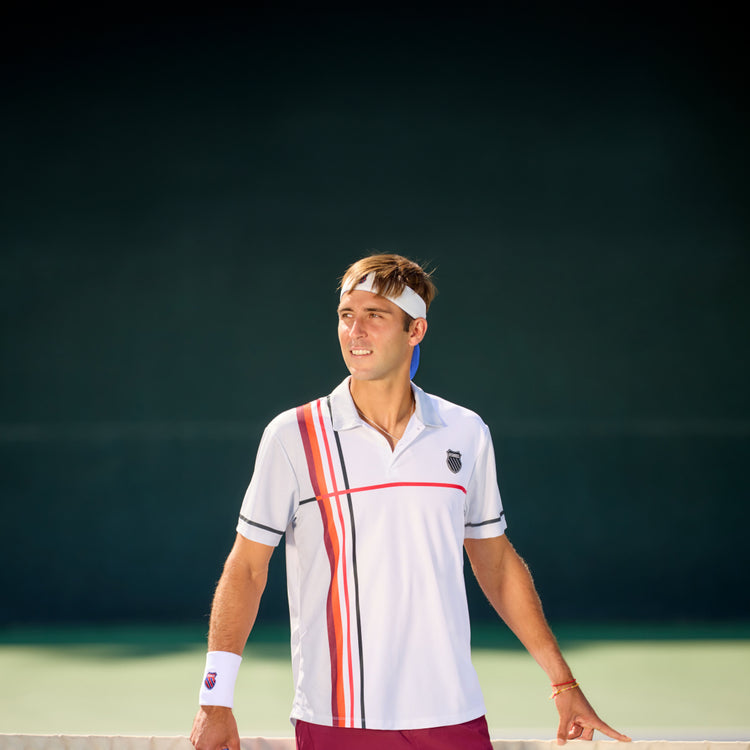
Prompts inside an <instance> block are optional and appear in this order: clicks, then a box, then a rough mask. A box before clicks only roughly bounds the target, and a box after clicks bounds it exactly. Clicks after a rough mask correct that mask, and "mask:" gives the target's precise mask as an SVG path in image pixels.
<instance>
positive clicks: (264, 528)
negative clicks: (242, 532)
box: [240, 513, 284, 536]
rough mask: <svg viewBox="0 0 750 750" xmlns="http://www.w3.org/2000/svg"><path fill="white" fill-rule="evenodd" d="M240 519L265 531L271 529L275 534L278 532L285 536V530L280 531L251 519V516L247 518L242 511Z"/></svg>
mask: <svg viewBox="0 0 750 750" xmlns="http://www.w3.org/2000/svg"><path fill="white" fill-rule="evenodd" d="M240 520H241V521H244V522H245V523H249V524H250V525H251V526H257V527H258V528H259V529H263V530H264V531H270V532H272V533H274V534H278V535H279V536H283V534H284V532H283V531H279V530H278V529H272V528H271V527H270V526H264V525H263V524H262V523H256V522H255V521H251V520H250V519H249V518H245V516H243V515H242V513H240Z"/></svg>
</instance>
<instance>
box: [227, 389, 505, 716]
mask: <svg viewBox="0 0 750 750" xmlns="http://www.w3.org/2000/svg"><path fill="white" fill-rule="evenodd" d="M412 388H413V391H414V395H415V399H416V409H415V412H414V414H413V415H412V417H411V420H410V421H409V424H408V426H407V428H406V431H405V432H404V435H403V437H402V438H401V440H399V441H398V443H397V444H396V448H395V450H393V451H391V447H390V445H389V444H388V442H387V441H386V439H385V438H384V437H383V436H382V435H381V434H380V433H378V432H377V431H376V430H375V429H373V428H372V427H370V426H369V425H368V424H367V423H365V422H364V421H363V420H362V419H360V417H359V415H358V414H357V411H356V409H355V406H354V401H353V400H352V397H351V395H350V393H349V379H348V378H347V379H346V380H345V381H344V382H343V383H341V385H339V386H338V387H337V388H336V389H335V390H334V391H333V393H332V394H331V395H330V396H328V397H325V398H321V399H318V400H316V401H313V402H312V403H310V404H306V405H305V406H301V407H298V408H297V409H290V410H289V411H286V412H284V413H283V414H280V415H279V416H278V417H276V418H275V419H274V420H273V421H272V422H271V423H270V424H269V425H268V427H267V428H266V430H265V432H264V434H263V438H262V440H261V443H260V447H259V449H258V456H257V460H256V465H255V472H254V474H253V477H252V480H251V482H250V486H249V488H248V490H247V493H246V495H245V499H244V501H243V504H242V509H241V513H240V520H239V522H238V525H237V530H238V532H239V533H240V534H242V535H243V536H245V537H247V538H248V539H252V540H255V541H258V542H261V543H263V544H269V545H276V544H278V543H279V541H280V539H281V537H282V535H283V534H286V556H287V560H286V562H287V584H288V594H289V610H290V617H291V633H292V667H293V673H294V684H295V697H294V704H293V707H292V713H291V717H292V719H293V720H295V719H302V720H304V721H308V722H312V723H316V724H324V725H328V726H345V727H357V728H365V727H366V728H370V729H419V728H425V727H432V726H443V725H448V724H459V723H462V722H464V721H469V720H471V719H475V718H477V717H478V716H482V715H483V714H484V713H485V706H484V700H483V698H482V694H481V690H480V688H479V682H478V680H477V676H476V673H475V671H474V668H473V666H472V664H471V655H470V629H469V614H468V608H467V604H466V592H465V588H464V578H463V540H464V538H466V537H470V538H489V537H493V536H500V535H501V534H503V533H504V531H505V526H506V524H505V519H504V513H503V509H502V503H501V500H500V493H499V490H498V487H497V479H496V474H495V460H494V452H493V448H492V441H491V438H490V434H489V430H488V428H487V425H485V424H484V422H482V420H481V419H480V418H479V417H478V416H477V415H476V414H475V413H473V412H471V411H469V410H468V409H464V408H462V407H460V406H456V405H455V404H451V403H449V402H448V401H445V400H443V399H440V398H438V397H436V396H431V395H428V394H426V393H425V392H424V391H422V390H421V389H419V388H417V387H416V386H414V385H412Z"/></svg>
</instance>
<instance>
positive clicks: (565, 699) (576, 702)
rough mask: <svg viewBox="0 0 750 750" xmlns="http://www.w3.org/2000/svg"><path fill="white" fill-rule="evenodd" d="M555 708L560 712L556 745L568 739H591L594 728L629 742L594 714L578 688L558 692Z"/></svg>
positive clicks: (613, 737) (562, 743) (627, 738)
mask: <svg viewBox="0 0 750 750" xmlns="http://www.w3.org/2000/svg"><path fill="white" fill-rule="evenodd" d="M555 708H557V712H558V713H559V714H560V726H559V727H558V728H557V744H558V745H564V744H565V743H566V742H567V741H568V740H591V739H592V738H593V736H594V731H595V730H597V731H599V732H602V734H606V735H607V737H611V738H612V739H613V740H619V741H620V742H630V737H627V736H626V735H624V734H620V733H619V732H617V731H615V730H614V729H612V727H611V726H609V725H608V724H605V723H604V722H603V721H602V720H601V719H600V718H599V717H598V716H597V715H596V712H595V711H594V709H593V708H592V707H591V704H590V703H589V702H588V701H587V700H586V696H585V695H584V694H583V693H582V692H581V689H580V688H575V689H574V690H565V691H564V692H562V693H559V694H558V695H557V696H556V697H555Z"/></svg>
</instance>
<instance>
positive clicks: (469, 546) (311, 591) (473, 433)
mask: <svg viewBox="0 0 750 750" xmlns="http://www.w3.org/2000/svg"><path fill="white" fill-rule="evenodd" d="M435 292H436V290H435V286H434V284H433V282H432V281H431V279H430V277H429V274H427V273H426V272H425V271H424V270H423V269H422V268H421V267H420V266H419V265H417V264H416V263H413V262H411V261H409V260H407V259H406V258H403V257H401V256H399V255H373V256H370V257H367V258H363V259H361V260H359V261H357V262H356V263H354V264H353V265H352V266H351V267H350V268H349V269H348V270H347V272H346V273H345V274H344V277H343V279H342V283H341V294H340V302H339V306H338V335H339V343H340V345H341V353H342V355H343V358H344V362H345V363H346V366H347V368H348V370H349V373H350V376H349V377H347V378H346V380H344V382H342V383H341V384H340V385H339V386H338V387H336V388H335V389H334V390H333V391H332V393H330V394H329V395H328V396H325V397H323V398H319V399H316V400H315V401H313V402H311V403H308V404H305V405H303V406H300V407H297V408H295V409H290V410H288V411H286V412H284V413H282V414H280V415H279V416H278V417H276V418H275V419H274V420H273V421H272V422H271V423H270V424H269V425H268V427H267V428H266V430H265V432H264V434H263V438H262V440H261V443H260V446H259V449H258V455H257V460H256V465H255V470H254V472H253V477H252V479H251V481H250V485H249V487H248V490H247V493H246V495H245V498H244V500H243V503H242V508H241V511H240V516H239V521H238V524H237V532H238V533H237V537H236V541H235V544H234V546H233V548H232V550H231V552H230V554H229V556H228V558H227V561H226V564H225V567H224V571H223V573H222V576H221V579H220V580H219V584H218V586H217V589H216V594H215V598H214V602H213V606H212V612H211V620H210V628H209V636H208V655H207V657H206V667H205V671H204V676H203V682H202V685H201V689H200V696H199V702H200V708H199V711H198V714H197V716H196V718H195V722H194V725H193V730H192V733H191V741H192V743H193V745H194V746H195V747H196V748H197V750H222V749H223V748H228V749H229V750H240V741H239V735H238V730H237V724H236V721H235V718H234V715H233V712H232V708H233V693H234V683H235V680H236V676H237V672H238V670H239V665H240V661H241V654H242V651H243V648H244V646H245V642H246V640H247V638H248V635H249V633H250V631H251V629H252V627H253V623H254V621H255V617H256V614H257V611H258V605H259V602H260V598H261V595H262V593H263V589H264V587H265V584H266V577H267V569H268V562H269V560H270V557H271V553H272V552H273V550H274V548H275V547H276V546H277V545H278V543H279V541H280V540H281V538H282V536H285V537H286V559H287V579H288V580H287V588H288V596H289V610H290V618H291V634H292V636H291V647H292V668H293V674H294V685H295V695H294V701H293V705H292V711H291V720H292V722H293V724H294V726H295V736H296V742H297V748H298V749H299V750H338V749H339V748H340V749H341V750H361V749H365V748H372V749H373V750H391V749H393V750H397V749H398V748H412V749H413V748H424V750H455V749H456V748H462V750H489V748H491V743H490V738H489V734H488V729H487V722H486V720H485V705H484V701H483V697H482V692H481V690H480V686H479V682H478V679H477V675H476V673H475V671H474V668H473V666H472V663H471V654H470V628H469V614H468V609H467V603H466V593H465V588H464V577H463V550H464V549H466V552H467V553H468V557H469V560H470V561H471V566H472V568H473V571H474V574H475V575H476V577H477V580H478V581H479V584H480V585H481V587H482V590H483V591H484V593H485V594H486V596H487V598H488V599H489V601H490V602H491V604H492V606H493V607H494V608H495V610H496V611H497V613H498V614H499V615H500V617H501V618H502V619H503V620H504V621H505V622H506V623H507V624H508V626H509V627H510V628H511V630H512V631H513V632H514V633H515V634H516V635H517V636H518V638H519V639H520V640H521V642H522V643H523V644H524V646H525V647H526V648H527V649H528V651H529V652H530V653H531V655H532V656H533V657H534V659H536V661H537V662H538V663H539V665H540V666H541V668H542V669H543V670H544V671H545V672H546V674H547V676H548V678H549V680H550V683H551V684H552V695H553V699H554V701H555V705H556V707H557V710H558V712H559V717H560V721H559V727H558V730H557V738H558V741H559V742H560V743H561V744H564V743H565V742H566V741H567V740H569V739H584V740H590V739H591V738H592V736H593V734H594V732H595V731H599V732H602V733H604V734H605V735H607V736H609V737H611V738H614V739H617V740H623V741H627V740H628V739H629V738H628V737H626V736H625V735H622V734H620V733H619V732H617V731H615V730H614V729H612V727H610V726H608V725H607V724H605V723H604V722H603V721H602V720H601V719H600V718H599V717H598V716H597V715H596V713H595V712H594V710H593V709H592V707H591V705H590V704H589V703H588V701H587V700H586V698H585V697H584V694H583V692H582V691H581V688H580V687H579V685H578V683H577V682H576V680H575V678H574V676H573V674H572V672H571V670H570V668H569V667H568V665H567V663H566V661H565V659H564V658H563V656H562V654H561V652H560V649H559V648H558V645H557V642H556V640H555V638H554V636H553V634H552V632H551V631H550V628H549V627H548V625H547V623H546V621H545V618H544V615H543V613H542V607H541V603H540V601H539V597H538V596H537V593H536V590H535V588H534V584H533V582H532V579H531V576H530V574H529V571H528V569H527V567H526V565H525V563H524V562H523V560H522V559H521V558H520V557H519V555H518V554H517V553H516V551H515V550H514V548H513V546H512V545H511V543H510V541H509V540H508V537H507V535H506V534H505V531H506V522H505V514H504V511H503V507H502V503H501V499H500V493H499V490H498V486H497V478H496V474H495V456H494V451H493V447H492V441H491V438H490V433H489V430H488V428H487V425H485V423H484V422H483V421H482V420H481V419H480V418H479V417H478V416H477V415H476V414H475V413H473V412H471V411H469V410H468V409H464V408H462V407H460V406H457V405H455V404H452V403H449V402H448V401H445V400H443V399H441V398H438V397H436V396H432V395H428V394H427V393H425V392H424V391H422V390H421V389H420V388H418V387H417V386H416V385H415V384H414V383H413V382H412V379H413V377H414V370H415V367H416V363H417V362H418V352H419V344H420V342H421V341H422V340H423V338H424V336H425V334H426V332H427V310H428V308H429V306H430V303H431V302H432V300H433V298H434V296H435Z"/></svg>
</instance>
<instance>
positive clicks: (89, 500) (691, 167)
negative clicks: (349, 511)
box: [0, 9, 750, 624]
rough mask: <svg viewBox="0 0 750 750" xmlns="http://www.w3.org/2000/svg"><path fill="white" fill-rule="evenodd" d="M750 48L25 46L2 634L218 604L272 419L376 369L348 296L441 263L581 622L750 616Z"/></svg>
mask: <svg viewBox="0 0 750 750" xmlns="http://www.w3.org/2000/svg"><path fill="white" fill-rule="evenodd" d="M707 21H710V23H708V22H707ZM719 21H720V22H721V24H722V25H721V26H718V27H717V26H716V25H715V24H717V23H719ZM733 28H734V26H733V24H732V19H730V18H726V17H725V18H723V19H706V18H705V17H704V18H701V19H691V18H688V17H682V18H681V19H680V20H679V22H677V21H675V20H673V19H670V18H655V17H648V18H646V17H635V16H628V15H625V11H624V10H623V11H618V12H617V13H615V12H614V11H610V12H608V14H607V15H601V13H600V15H598V16H592V15H591V14H590V13H589V14H582V15H581V17H580V18H577V17H572V16H571V15H570V13H569V12H568V11H566V14H565V15H563V14H561V13H560V12H557V11H555V10H554V9H553V10H550V9H547V11H546V12H544V13H541V11H540V12H539V13H538V14H536V13H535V12H532V11H526V12H524V13H521V12H520V11H514V12H509V11H504V12H503V13H496V14H495V15H493V16H489V15H487V14H486V13H485V14H483V15H476V14H473V15H472V14H469V13H468V12H466V13H465V14H463V15H459V14H456V13H454V14H452V15H450V16H448V15H445V16H440V17H438V16H435V15H432V16H429V17H427V16H423V15H420V14H418V13H417V12H416V11H414V12H411V13H403V12H402V14H401V15H398V16H394V15H391V16H388V17H386V16H384V15H378V14H376V13H374V12H373V13H369V14H368V13H358V14H352V13H338V14H332V13H329V14H326V15H325V16H322V15H320V14H312V13H308V14H307V15H300V14H298V13H293V12H292V11H287V12H286V13H281V12H273V13H272V12H270V11H265V12H260V11H259V12H257V13H255V14H248V13H246V14H243V15H238V16H234V17H231V16H222V17H219V16H215V17H213V18H211V19H200V18H192V19H181V20H176V19H161V20H152V21H151V22H149V23H148V24H145V25H144V24H143V23H136V22H134V21H132V20H130V21H127V20H126V21H123V22H121V23H119V22H118V23H117V24H114V22H110V23H109V25H107V26H102V27H100V28H96V29H94V28H88V27H82V26H79V25H78V24H77V23H75V22H74V20H71V19H69V18H68V19H59V23H55V19H47V20H46V21H45V22H44V23H41V24H40V23H39V22H38V21H36V20H34V19H21V20H20V21H19V23H18V24H17V26H15V27H11V29H10V31H8V32H6V34H7V35H8V36H9V41H12V43H11V44H9V45H6V47H5V51H4V53H3V54H4V56H5V58H6V60H5V62H6V63H7V64H6V65H5V66H4V68H3V74H2V76H3V78H2V84H3V87H2V91H3V94H2V101H3V112H2V117H0V136H1V137H2V144H3V150H4V160H3V165H2V167H1V169H2V185H3V193H4V195H3V200H2V206H0V212H1V213H0V232H1V234H0V241H1V244H0V252H1V255H0V305H1V309H2V318H1V320H2V331H1V338H0V347H1V348H0V357H1V358H2V370H1V375H0V377H1V381H0V384H1V394H0V463H1V465H2V474H1V475H0V503H2V522H1V523H0V544H1V545H2V550H3V552H4V558H5V559H4V564H3V566H1V567H0V591H2V597H1V603H0V624H2V623H9V622H26V621H76V620H78V621H80V620H92V619H97V620H99V619H105V620H113V619H116V620H133V619H141V620H142V619H190V620H199V619H200V618H202V617H203V616H204V615H205V614H206V612H207V611H208V608H209V604H210V598H211V593H212V590H213V586H214V583H215V581H216V579H217V577H218V575H219V573H220V569H221V564H222V561H223V559H224V556H225V555H226V553H227V551H228V548H229V546H230V544H231V542H232V538H233V534H234V523H235V519H236V514H237V511H238V509H239V503H240V501H241V498H242V495H243V493H244V489H245V486H246V484H247V482H248V481H249V478H250V475H251V472H252V465H253V461H254V453H255V449H256V447H257V442H258V439H259V436H260V432H261V430H262V428H263V426H264V425H265V423H266V422H267V421H268V420H269V419H270V418H271V417H272V416H273V415H274V414H276V413H277V412H279V411H281V410H282V409H285V408H288V407H290V406H293V405H296V404H298V403H302V402H304V401H306V400H308V399H310V398H313V397H315V396H318V395H322V394H323V393H326V392H328V391H329V390H330V389H331V388H332V387H333V386H334V385H335V384H336V383H338V382H339V381H340V380H341V379H342V378H343V377H344V376H345V370H344V368H343V365H342V364H341V362H340V359H339V355H338V351H337V344H336V339H335V317H334V309H335V304H336V296H335V291H334V290H335V286H336V282H337V278H338V276H339V275H340V273H341V272H342V271H343V269H344V268H345V267H346V265H347V264H348V263H349V262H351V261H352V260H354V259H356V258H357V257H359V256H360V255H362V254H364V253H365V252H367V251H368V250H371V249H378V250H382V251H399V252H402V253H404V254H406V255H409V256H411V257H414V258H416V259H417V260H422V261H426V262H428V264H430V265H431V266H434V267H435V268H436V281H437V284H438V287H439V289H440V294H439V296H438V298H437V301H436V302H435V304H434V306H433V308H432V311H431V315H430V331H429V334H428V338H427V341H426V343H425V345H424V347H423V358H422V368H421V370H420V373H419V376H418V377H417V382H418V383H419V385H421V386H422V387H423V388H425V389H426V390H428V391H431V392H435V393H439V394H441V395H443V396H445V397H447V398H449V399H451V400H454V401H457V402H460V403H462V404H465V405H467V406H470V407H471V408H474V409H475V410H477V411H478V412H479V413H481V414H482V416H483V417H484V419H485V421H487V422H488V424H489V425H490V427H491V429H492V432H493V436H494V440H495V447H496V453H497V460H498V467H499V474H500V485H501V491H502V493H503V497H504V500H505V504H506V509H507V514H508V520H509V525H510V535H511V538H512V539H513V541H514V543H515V544H516V546H517V547H518V548H519V549H520V551H521V552H522V554H524V556H525V557H526V558H527V560H528V561H529V563H530V566H531V568H532V570H533V572H534V574H535V577H536V580H537V583H538V586H539V589H540V591H541V592H542V595H543V598H544V602H545V605H546V608H547V610H548V613H549V614H550V616H553V617H556V618H561V617H566V618H584V617H586V618H591V617H593V618H602V619H604V618H625V619H640V618H647V619H650V618H709V619H711V618H729V617H747V616H749V615H750V599H749V598H748V597H747V596H746V594H745V593H744V592H746V591H747V590H748V584H749V583H750V581H749V580H748V578H749V576H748V571H749V570H750V553H748V545H747V543H746V541H745V529H746V528H747V525H748V522H749V521H750V512H749V511H748V490H749V489H750V480H748V464H749V463H750V462H749V461H748V458H749V457H750V451H749V449H750V400H749V399H748V387H747V382H748V379H749V377H748V376H749V375H750V367H749V361H748V360H749V357H748V346H747V338H748V330H749V325H748V324H749V323H750V305H749V304H748V292H747V289H748V285H749V283H750V263H749V259H748V221H747V197H748V191H747V186H746V174H747V168H748V153H747V132H748V130H747V125H748V123H747V119H748V118H747V112H748V109H747V94H746V93H745V91H744V89H743V87H742V86H740V80H741V69H740V68H739V66H738V63H739V60H740V52H739V48H738V47H737V46H735V42H736V41H737V39H738V34H737V33H735V32H733ZM282 557H283V556H282V555H278V554H277V555H276V556H275V561H274V569H273V575H272V579H271V583H270V585H269V590H268V594H267V597H266V601H265V602H264V605H263V606H264V609H265V610H266V613H267V615H268V616H279V615H280V616H283V613H284V611H285V610H284V607H285V591H284V585H283V581H282V580H281V578H282V576H283V560H282ZM470 593H471V597H472V606H473V607H474V608H475V609H476V611H477V614H479V615H484V614H486V613H487V609H486V606H485V605H484V604H483V602H482V600H481V597H480V596H479V595H478V594H477V592H476V590H475V588H474V587H472V589H471V592H470Z"/></svg>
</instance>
